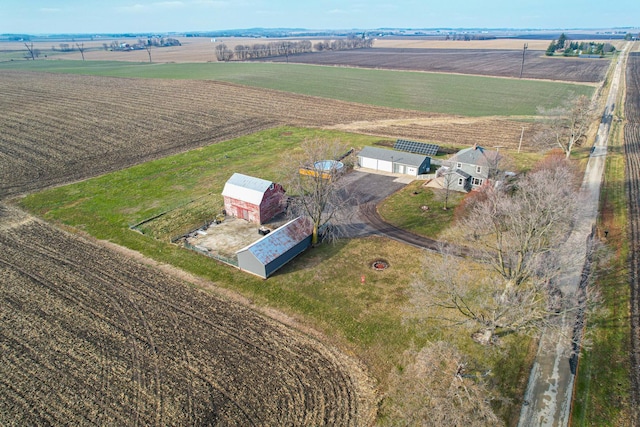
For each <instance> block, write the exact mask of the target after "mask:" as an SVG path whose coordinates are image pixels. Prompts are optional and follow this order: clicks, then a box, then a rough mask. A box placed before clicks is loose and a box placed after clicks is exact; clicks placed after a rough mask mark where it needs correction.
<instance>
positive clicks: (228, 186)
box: [222, 173, 273, 205]
mask: <svg viewBox="0 0 640 427" xmlns="http://www.w3.org/2000/svg"><path fill="white" fill-rule="evenodd" d="M272 185H273V183H272V182H271V181H267V180H265V179H261V178H255V177H253V176H248V175H243V174H241V173H234V174H233V175H231V178H229V180H228V181H227V182H226V183H225V184H224V189H223V190H222V195H223V196H226V197H232V198H234V199H238V200H242V201H244V202H248V203H251V204H253V205H259V204H260V203H261V202H262V198H263V197H264V193H265V192H266V191H267V190H268V189H269V187H271V186H272Z"/></svg>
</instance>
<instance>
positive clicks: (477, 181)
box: [471, 178, 482, 186]
mask: <svg viewBox="0 0 640 427" xmlns="http://www.w3.org/2000/svg"><path fill="white" fill-rule="evenodd" d="M471 185H474V186H478V185H482V180H481V179H480V178H472V179H471Z"/></svg>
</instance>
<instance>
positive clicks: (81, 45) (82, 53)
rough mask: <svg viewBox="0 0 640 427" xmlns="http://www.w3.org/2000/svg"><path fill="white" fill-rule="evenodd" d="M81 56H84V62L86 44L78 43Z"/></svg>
mask: <svg viewBox="0 0 640 427" xmlns="http://www.w3.org/2000/svg"><path fill="white" fill-rule="evenodd" d="M76 46H77V47H78V50H79V51H80V54H81V55H82V60H83V61H84V43H76Z"/></svg>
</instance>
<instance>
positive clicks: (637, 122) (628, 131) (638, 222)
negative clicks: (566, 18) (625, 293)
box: [624, 52, 640, 422]
mask: <svg viewBox="0 0 640 427" xmlns="http://www.w3.org/2000/svg"><path fill="white" fill-rule="evenodd" d="M626 85H627V92H626V98H625V104H624V112H625V118H626V119H627V123H626V124H625V127H624V146H625V154H626V183H627V192H628V197H629V232H630V238H631V242H630V245H631V247H630V249H629V252H630V254H631V259H630V271H631V274H630V281H631V367H632V372H631V404H632V407H633V408H634V414H633V415H634V417H635V421H636V422H637V421H639V420H640V412H639V409H638V408H639V405H640V53H638V52H635V53H630V54H629V59H628V62H627V74H626Z"/></svg>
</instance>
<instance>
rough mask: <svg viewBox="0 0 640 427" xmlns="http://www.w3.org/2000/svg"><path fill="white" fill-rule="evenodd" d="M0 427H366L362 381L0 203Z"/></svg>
mask: <svg viewBox="0 0 640 427" xmlns="http://www.w3.org/2000/svg"><path fill="white" fill-rule="evenodd" d="M0 283H1V285H2V286H0V300H2V310H0V324H1V325H2V328H0V391H1V392H0V425H86V424H94V425H157V426H167V425H185V426H186V425H190V426H191V425H242V426H249V425H265V426H266V425H273V426H275V425H332V426H334V425H340V426H348V425H369V424H371V423H372V421H373V417H374V409H373V408H372V407H370V406H368V404H367V403H368V402H371V401H372V399H371V398H372V395H371V391H370V390H369V388H368V387H367V386H366V384H364V383H363V382H361V379H362V378H364V375H363V372H362V371H361V370H360V369H359V368H358V366H357V365H355V364H353V363H352V362H350V361H349V360H348V359H346V358H345V357H344V356H341V355H340V354H338V353H337V352H335V351H333V350H331V349H329V348H327V347H325V346H323V345H322V344H320V343H319V342H317V341H315V340H314V339H311V338H309V337H306V336H303V335H301V334H298V333H296V332H293V331H292V330H291V329H290V328H287V327H285V326H283V325H282V324H279V323H277V322H275V321H272V320H269V319H267V318H265V317H263V316H260V315H258V314H256V313H255V312H253V311H251V310H249V309H247V308H244V307H242V306H240V305H237V304H235V303H232V302H230V301H225V300H222V299H219V298H217V297H214V296H212V295H209V294H205V293H202V292H199V291H196V290H193V289H192V288H190V287H189V286H187V285H186V284H185V283H183V282H181V281H179V280H177V279H175V278H174V277H171V276H169V275H166V274H163V273H160V272H158V271H155V270H153V269H151V268H150V267H147V266H144V265H142V264H139V263H137V262H134V261H132V260H130V259H128V258H126V257H125V256H122V255H120V254H118V253H115V252H112V251H111V250H107V249H105V248H103V247H101V246H97V245H95V244H92V243H90V242H88V241H86V240H84V239H81V238H78V237H76V236H72V235H69V234H67V233H65V232H62V231H59V230H56V229H55V228H53V227H51V226H49V225H47V224H45V223H43V222H40V221H39V220H35V219H33V218H29V217H27V216H26V215H25V214H23V213H21V212H17V211H15V210H12V209H10V208H6V207H3V206H2V205H0Z"/></svg>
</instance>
